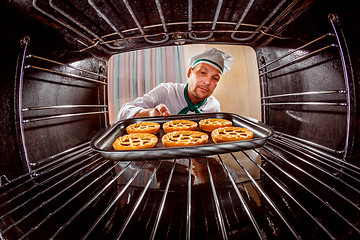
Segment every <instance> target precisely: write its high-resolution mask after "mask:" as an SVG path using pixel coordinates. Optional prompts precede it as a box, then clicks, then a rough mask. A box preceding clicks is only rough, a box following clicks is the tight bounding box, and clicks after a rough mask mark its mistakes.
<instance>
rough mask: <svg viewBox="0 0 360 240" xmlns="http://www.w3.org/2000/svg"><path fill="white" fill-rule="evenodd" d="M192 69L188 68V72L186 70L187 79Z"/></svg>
mask: <svg viewBox="0 0 360 240" xmlns="http://www.w3.org/2000/svg"><path fill="white" fill-rule="evenodd" d="M192 70H193V69H192V68H191V67H189V70H188V72H187V75H186V76H187V77H188V78H189V77H190V74H191V71H192Z"/></svg>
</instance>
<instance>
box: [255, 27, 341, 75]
mask: <svg viewBox="0 0 360 240" xmlns="http://www.w3.org/2000/svg"><path fill="white" fill-rule="evenodd" d="M328 36H331V37H333V36H334V34H332V33H327V34H325V35H323V36H321V37H318V38H316V39H314V40H312V41H310V42H308V43H306V44H304V45H302V46H300V47H298V48H296V49H294V50H293V51H291V52H289V53H287V54H285V55H283V56H281V57H279V58H277V59H275V60H273V61H271V62H269V63H267V64H265V65H263V66H261V67H259V70H260V69H263V68H265V67H267V66H269V65H271V64H273V63H276V62H277V61H280V60H281V59H283V58H285V57H287V56H289V55H291V54H293V53H295V52H297V51H299V50H301V49H303V48H305V47H307V46H309V45H311V44H313V43H316V42H318V41H319V40H321V39H324V38H325V37H328Z"/></svg>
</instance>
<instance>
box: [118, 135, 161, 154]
mask: <svg viewBox="0 0 360 240" xmlns="http://www.w3.org/2000/svg"><path fill="white" fill-rule="evenodd" d="M157 142H158V138H157V137H156V136H155V135H154V134H151V133H130V134H127V135H124V136H121V137H119V138H117V139H116V140H115V142H114V143H113V148H114V149H115V150H136V149H145V148H152V147H155V145H156V143H157Z"/></svg>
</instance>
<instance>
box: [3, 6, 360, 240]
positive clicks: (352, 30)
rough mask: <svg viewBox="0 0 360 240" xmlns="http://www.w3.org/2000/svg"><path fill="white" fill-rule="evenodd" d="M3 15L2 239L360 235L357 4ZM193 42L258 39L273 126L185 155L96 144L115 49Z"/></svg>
mask: <svg viewBox="0 0 360 240" xmlns="http://www.w3.org/2000/svg"><path fill="white" fill-rule="evenodd" d="M335 10H336V11H335ZM0 13H1V15H0V16H1V17H0V18H1V20H2V21H1V22H2V24H3V25H2V30H1V32H2V33H4V35H3V37H2V41H4V44H2V46H3V49H2V50H1V52H0V53H1V55H2V56H5V57H6V58H7V59H8V61H6V62H5V63H2V65H1V68H0V70H1V72H0V74H1V77H2V79H4V80H2V81H3V82H2V86H1V94H2V95H1V97H2V99H3V101H2V103H1V110H2V111H1V112H2V113H1V114H2V120H1V123H2V128H1V132H0V133H1V134H2V136H3V139H4V141H3V143H2V145H1V149H0V150H1V159H0V163H1V165H0V166H1V168H0V176H1V178H0V180H1V181H0V184H1V188H0V195H1V197H0V238H1V239H240V238H244V239H358V238H359V235H360V226H359V224H360V222H359V219H360V207H359V204H360V202H359V201H360V187H359V186H360V167H359V155H360V154H359V150H358V149H360V148H359V147H360V146H359V140H358V136H359V135H360V131H359V117H358V111H357V109H358V97H357V95H356V93H357V91H358V81H359V75H358V71H359V66H360V64H359V47H358V43H359V42H360V39H359V32H360V31H359V26H358V25H356V24H355V23H356V20H357V19H356V18H357V12H355V11H354V9H353V6H352V5H351V4H350V3H332V2H331V3H329V2H328V1H324V0H319V1H316V0H295V1H287V0H283V1H265V0H259V1H253V0H250V1H192V0H188V1H163V0H154V1H139V0H136V1H127V0H123V1H93V0H88V1H85V0H81V1H58V0H50V1H43V0H33V1H20V0H18V1H8V2H6V3H1V10H0ZM4 22H6V24H4ZM196 43H212V44H216V43H219V44H242V45H249V46H251V47H253V48H254V49H255V50H256V54H257V57H258V69H259V77H260V79H259V81H260V86H261V96H262V97H261V103H262V121H263V122H264V123H265V124H267V125H268V126H270V127H271V128H272V129H274V135H273V136H272V137H271V138H269V139H268V141H267V142H266V143H265V144H264V145H263V146H262V147H259V148H253V149H248V150H244V151H235V152H230V153H220V154H215V155H214V154H211V155H209V154H199V156H197V157H191V158H190V157H185V158H178V159H171V158H170V159H169V158H167V159H161V160H151V161H147V160H144V159H139V160H133V161H122V160H118V159H116V161H114V160H111V159H106V158H104V157H103V156H102V155H101V154H99V153H98V152H96V151H94V150H93V149H92V148H91V147H90V141H91V139H92V138H93V136H94V135H95V134H96V133H98V132H99V131H100V130H101V129H104V128H107V127H109V126H108V101H107V92H108V89H107V84H108V80H107V61H108V59H109V57H110V56H111V55H113V54H115V53H120V52H126V51H132V50H136V49H142V48H151V47H159V46H168V45H173V44H177V45H182V44H196Z"/></svg>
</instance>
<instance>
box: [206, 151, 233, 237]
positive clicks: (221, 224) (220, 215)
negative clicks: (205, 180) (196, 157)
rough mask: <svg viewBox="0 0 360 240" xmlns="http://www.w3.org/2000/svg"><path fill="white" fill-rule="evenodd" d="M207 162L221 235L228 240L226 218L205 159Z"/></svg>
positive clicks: (208, 167)
mask: <svg viewBox="0 0 360 240" xmlns="http://www.w3.org/2000/svg"><path fill="white" fill-rule="evenodd" d="M205 162H206V167H207V170H208V173H209V179H210V184H211V192H212V195H213V198H214V202H215V209H216V215H217V218H218V221H219V225H220V230H221V234H222V238H223V239H228V237H227V233H226V232H227V231H226V227H225V224H224V217H223V214H222V211H221V208H220V204H219V198H218V196H217V193H216V188H215V183H214V179H213V176H212V173H211V170H210V166H209V161H208V159H207V158H206V157H205Z"/></svg>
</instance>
